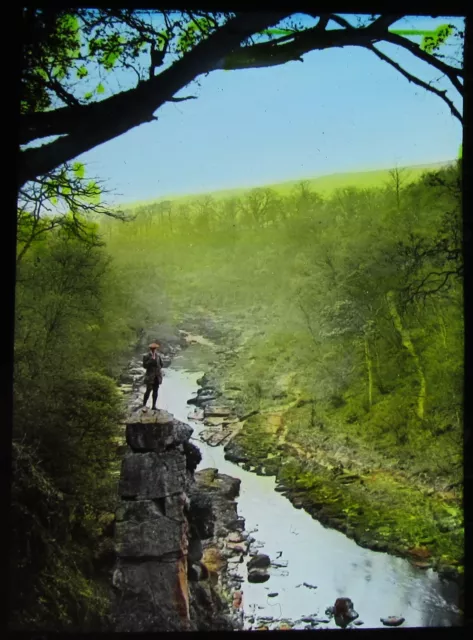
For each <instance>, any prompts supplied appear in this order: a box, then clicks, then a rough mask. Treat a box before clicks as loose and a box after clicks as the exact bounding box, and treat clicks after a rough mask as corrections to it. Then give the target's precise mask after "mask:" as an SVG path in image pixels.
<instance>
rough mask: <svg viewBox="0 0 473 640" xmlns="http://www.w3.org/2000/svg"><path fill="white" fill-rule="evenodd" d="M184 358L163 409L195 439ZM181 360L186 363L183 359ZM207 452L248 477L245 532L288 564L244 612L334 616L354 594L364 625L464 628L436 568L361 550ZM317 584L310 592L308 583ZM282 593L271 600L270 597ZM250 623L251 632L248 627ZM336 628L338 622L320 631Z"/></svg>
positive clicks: (169, 381)
mask: <svg viewBox="0 0 473 640" xmlns="http://www.w3.org/2000/svg"><path fill="white" fill-rule="evenodd" d="M182 358H183V356H178V358H176V359H175V361H174V362H173V368H168V369H166V370H165V377H164V381H163V385H162V387H161V388H160V395H159V399H158V407H159V408H160V409H164V410H167V411H169V412H170V413H172V414H173V415H174V416H175V417H176V418H177V419H178V420H180V421H182V422H186V423H188V424H190V425H191V426H192V427H193V428H194V433H193V438H194V442H195V440H196V439H198V436H199V432H200V431H201V430H203V429H204V426H203V425H202V424H200V423H196V422H192V421H190V420H189V419H188V418H187V416H188V414H189V412H190V411H191V410H192V407H190V406H189V405H187V400H188V399H189V398H190V397H192V396H194V395H195V393H196V392H197V389H198V385H197V382H196V381H197V380H198V379H199V377H200V376H201V375H202V373H196V372H189V371H185V370H184V369H179V368H178V367H179V366H185V359H184V360H183V359H182ZM179 361H181V362H179ZM195 443H196V444H197V445H198V447H199V448H200V450H201V452H202V462H201V463H200V465H199V469H205V468H208V467H213V468H217V469H218V470H219V472H220V473H225V474H228V475H230V476H233V477H235V478H240V479H241V489H240V496H239V497H238V499H237V501H238V513H239V515H240V516H242V517H243V518H244V519H245V523H246V527H245V528H246V531H247V532H249V533H250V534H251V535H252V537H254V538H255V539H256V541H257V542H256V543H255V544H254V545H253V548H255V546H256V547H257V548H258V551H259V552H261V553H266V554H267V555H269V556H270V558H271V560H273V561H275V562H277V563H279V564H283V565H287V566H285V567H281V568H271V569H270V573H271V577H270V579H269V580H268V581H267V582H265V583H261V584H251V583H249V582H247V581H246V569H245V565H244V564H241V565H237V566H239V567H240V572H241V575H242V576H244V577H245V582H243V583H242V587H241V589H242V591H243V604H244V611H245V615H246V616H249V615H256V616H257V617H258V618H261V617H272V618H275V619H278V620H279V619H281V618H283V619H289V620H293V621H296V620H298V619H300V618H301V617H305V616H309V615H315V616H317V617H319V618H321V619H327V617H326V615H325V609H326V608H327V607H328V606H329V605H333V603H334V601H335V599H336V598H338V597H343V596H346V597H349V598H351V599H352V601H353V603H354V608H355V610H356V611H357V612H358V613H359V620H360V621H363V625H362V626H360V627H359V628H361V629H362V628H367V627H368V628H373V627H382V626H383V625H382V623H381V622H380V618H385V617H388V616H392V615H393V616H402V617H403V618H405V622H404V624H403V626H404V627H435V626H457V625H461V624H462V617H461V613H460V611H459V609H458V607H457V606H456V603H457V602H458V587H457V585H456V584H455V583H453V582H450V581H446V580H444V579H441V578H439V577H438V575H437V574H436V573H435V572H433V571H432V570H430V569H429V570H427V571H426V570H422V569H416V568H415V567H413V566H412V565H411V564H410V563H409V562H408V561H407V560H404V559H402V558H397V557H394V556H391V555H389V554H387V553H381V552H375V551H371V550H369V549H363V548H362V547H359V546H358V545H357V544H356V543H355V542H354V541H353V540H350V539H349V538H347V537H346V536H345V535H344V534H342V533H340V532H339V531H335V530H333V529H329V528H325V527H324V526H322V525H321V524H320V523H319V522H318V521H317V520H314V519H313V518H312V517H311V516H310V515H309V514H308V513H306V512H305V511H303V510H298V509H296V508H295V507H293V506H292V504H291V503H290V502H289V500H288V499H287V498H285V497H284V496H282V495H281V494H279V493H277V492H276V491H274V488H275V478H272V477H265V476H258V475H256V474H254V473H251V472H248V471H245V470H243V469H241V468H240V467H239V466H238V465H237V464H234V463H232V462H229V461H227V460H225V458H224V451H223V447H211V446H209V445H207V444H205V443H203V442H200V441H199V442H195ZM304 582H305V583H308V584H310V585H313V586H316V587H317V588H316V589H312V588H308V587H306V586H304V585H303V583H304ZM270 593H271V594H274V593H277V595H276V596H272V597H269V594H270ZM249 626H250V625H249V623H248V622H246V623H245V628H249ZM326 627H328V628H333V627H335V628H336V625H335V622H334V621H333V620H331V621H330V622H327V623H321V624H320V625H319V627H318V628H326Z"/></svg>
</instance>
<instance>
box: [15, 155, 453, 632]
mask: <svg viewBox="0 0 473 640" xmlns="http://www.w3.org/2000/svg"><path fill="white" fill-rule="evenodd" d="M460 169H461V166H460V163H457V164H455V165H452V166H450V167H446V168H445V169H442V170H440V171H437V172H435V173H429V174H425V176H424V177H423V178H422V179H420V180H418V181H416V182H413V183H412V182H409V181H408V179H407V178H408V176H407V175H405V174H404V173H403V171H402V170H394V171H393V172H392V175H391V180H390V181H389V182H388V183H386V185H385V187H384V188H378V189H373V190H366V189H363V190H361V189H354V188H350V189H340V190H337V191H335V192H334V193H333V194H332V195H330V196H327V197H325V198H322V197H321V196H319V195H318V194H316V193H314V192H312V191H311V190H310V188H309V187H308V185H307V184H306V183H304V182H301V183H300V184H299V185H298V186H297V187H296V188H295V189H294V191H293V192H292V193H291V194H290V195H289V196H284V197H282V196H279V195H278V193H277V191H276V190H271V189H264V188H262V189H255V190H252V191H249V192H247V193H244V194H243V195H242V196H241V197H239V198H227V199H222V200H216V199H214V198H212V197H210V196H204V197H196V198H195V199H190V200H188V201H186V202H185V203H181V204H176V203H173V202H172V201H165V202H158V203H156V204H151V205H149V206H143V207H140V208H138V209H136V210H134V211H129V212H125V215H124V216H121V218H122V219H119V220H117V219H111V218H109V219H102V221H101V222H100V223H96V222H94V223H92V222H90V221H89V222H88V221H87V220H86V219H85V218H84V217H81V215H80V214H79V213H76V216H75V223H74V224H71V218H67V216H66V217H64V216H62V217H61V218H60V221H61V222H60V223H58V224H57V225H56V226H55V225H53V224H49V226H48V220H47V219H46V220H45V219H43V221H42V224H43V225H44V226H43V227H41V228H40V230H41V229H42V231H43V232H42V233H37V232H38V227H36V233H37V235H36V237H35V238H34V239H33V240H31V236H32V225H34V216H32V214H31V215H30V214H27V213H26V212H25V211H21V210H20V214H21V215H20V216H19V236H18V237H19V243H18V264H17V269H18V271H17V294H16V318H17V320H16V336H15V378H14V383H15V384H14V407H15V408H14V432H13V463H14V475H13V517H14V521H13V531H15V532H16V535H15V538H14V540H13V546H14V552H13V553H12V556H11V561H12V567H15V570H14V571H13V574H12V575H13V579H14V585H13V588H12V593H13V600H12V611H13V616H14V622H15V624H17V625H20V626H42V625H45V626H47V625H48V624H51V623H52V622H54V624H56V623H57V622H59V623H60V624H61V625H62V626H64V628H78V627H80V628H87V625H96V624H97V621H98V620H99V619H103V618H101V616H102V615H103V613H104V612H105V610H106V603H107V598H106V591H105V586H104V577H103V576H104V575H105V574H103V573H101V571H102V570H103V567H106V566H107V562H109V561H110V545H111V539H110V523H111V521H112V519H113V505H114V498H115V482H116V478H115V477H114V476H113V475H112V473H111V471H112V469H113V465H114V461H115V456H114V435H115V431H114V429H115V426H116V424H117V421H118V420H119V418H120V415H121V412H122V410H123V407H122V405H121V400H120V396H119V394H118V392H117V389H116V380H117V377H118V375H119V373H120V367H121V366H122V364H123V362H124V358H126V356H127V355H128V354H129V351H130V345H131V344H133V341H136V337H137V335H138V334H139V332H140V330H142V329H146V328H147V327H149V326H150V325H151V324H153V325H156V324H157V325H158V326H159V324H160V323H161V324H163V323H166V324H168V325H169V324H170V325H172V326H175V327H179V326H181V325H182V323H183V322H185V321H186V319H188V318H189V316H191V317H192V318H194V320H195V321H196V322H197V323H198V322H199V320H202V321H204V320H205V319H206V318H212V319H213V320H214V322H215V323H216V324H217V326H219V327H220V328H221V331H222V335H223V336H224V337H223V339H222V340H223V345H224V347H225V349H226V350H228V352H229V353H232V354H234V357H233V360H232V367H233V371H237V372H238V375H239V380H240V383H241V386H242V394H241V402H242V403H243V404H244V405H245V406H246V407H247V408H248V409H251V408H255V407H256V408H258V407H264V406H269V405H270V404H274V403H275V402H276V403H277V402H284V400H278V398H284V395H285V393H286V395H287V392H288V389H289V390H292V391H294V390H295V389H297V391H298V393H299V394H300V395H301V396H302V397H304V398H305V399H306V400H307V401H309V402H310V403H311V416H312V418H311V420H306V421H304V420H301V421H300V424H299V426H298V427H297V428H299V429H300V439H301V442H302V443H304V446H310V441H311V429H314V415H315V419H316V422H317V423H320V422H321V421H322V422H323V423H324V424H325V425H327V428H328V429H335V430H336V432H337V434H338V436H340V435H342V436H343V437H344V438H346V441H347V442H352V443H353V447H354V451H356V446H357V443H365V444H366V443H368V444H369V445H370V447H374V448H375V449H376V450H377V451H378V452H380V453H381V454H382V455H385V456H386V457H387V458H390V459H392V458H395V459H396V458H397V459H399V460H401V459H403V460H408V461H409V464H410V465H411V466H413V468H415V469H416V470H417V471H418V473H419V474H424V475H425V476H426V477H427V478H432V479H436V480H437V481H438V479H441V481H442V482H443V484H444V485H445V487H448V486H451V485H458V484H459V483H461V475H462V382H463V380H462V373H463V329H464V327H463V320H462V318H463V309H462V283H461V274H462V257H461V177H460ZM51 220H53V218H51ZM58 220H59V218H58ZM78 230H80V232H79V231H78ZM222 375H225V372H224V371H223V372H222ZM296 435H297V434H296Z"/></svg>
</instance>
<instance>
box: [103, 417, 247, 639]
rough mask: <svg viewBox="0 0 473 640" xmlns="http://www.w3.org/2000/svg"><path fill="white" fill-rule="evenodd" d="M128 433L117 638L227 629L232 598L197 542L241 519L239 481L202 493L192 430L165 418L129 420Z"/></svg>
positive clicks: (118, 530)
mask: <svg viewBox="0 0 473 640" xmlns="http://www.w3.org/2000/svg"><path fill="white" fill-rule="evenodd" d="M125 434H126V442H127V451H126V453H125V456H124V458H123V461H122V468H121V475H120V481H119V490H118V491H119V504H118V507H117V510H116V518H115V552H116V566H115V571H114V574H113V603H112V605H113V606H112V610H113V613H112V617H113V621H114V629H115V631H118V632H120V631H122V632H123V631H125V632H129V631H132V632H139V631H147V632H153V631H180V630H190V631H192V630H213V629H223V630H232V629H233V628H234V624H233V623H232V620H231V617H230V616H229V613H230V612H231V599H229V601H228V602H227V600H226V599H225V597H223V596H222V593H221V592H222V588H221V585H220V584H219V580H220V578H219V574H218V570H217V571H213V569H210V568H207V566H206V565H205V560H206V548H204V547H203V543H202V540H204V541H205V540H208V539H211V538H212V537H213V536H214V535H215V533H217V534H220V533H221V532H222V531H227V527H230V526H231V523H232V522H233V523H234V522H235V521H236V520H238V518H237V513H236V504H235V501H234V498H235V496H236V495H237V494H238V483H239V481H233V482H232V480H233V479H226V478H225V479H224V480H223V481H222V486H221V488H220V489H221V490H219V491H217V492H213V493H212V492H210V493H209V491H204V492H203V493H202V494H200V493H199V490H198V487H199V474H196V475H197V476H198V478H197V481H196V480H195V479H194V471H195V468H196V467H197V465H198V463H199V462H200V451H199V450H198V448H197V447H195V445H193V444H192V443H190V442H189V439H190V436H191V434H192V429H191V428H190V427H189V426H188V425H185V424H183V423H181V422H179V421H177V420H175V419H174V418H173V416H171V415H170V414H168V413H166V412H164V411H158V412H156V413H154V414H143V413H141V412H139V413H136V412H135V413H134V414H131V415H130V416H129V417H128V419H127V421H126V428H125ZM200 473H201V474H202V473H203V472H200ZM207 555H208V553H207ZM214 564H215V563H214ZM212 571H213V574H212ZM220 582H221V580H220Z"/></svg>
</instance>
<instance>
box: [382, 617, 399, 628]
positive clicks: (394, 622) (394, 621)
mask: <svg viewBox="0 0 473 640" xmlns="http://www.w3.org/2000/svg"><path fill="white" fill-rule="evenodd" d="M380 621H381V622H382V623H383V624H384V625H385V626H386V627H399V626H400V625H401V624H402V623H403V622H405V618H401V617H400V616H388V617H387V618H380Z"/></svg>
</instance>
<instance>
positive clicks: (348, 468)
mask: <svg viewBox="0 0 473 640" xmlns="http://www.w3.org/2000/svg"><path fill="white" fill-rule="evenodd" d="M214 348H215V352H216V356H215V360H216V362H215V364H214V365H213V366H211V367H209V368H207V373H206V374H205V375H204V376H203V377H202V378H201V379H200V380H199V384H200V390H199V394H198V395H197V396H196V398H194V400H191V402H192V403H194V404H195V406H196V407H197V410H196V413H195V414H194V415H195V416H197V418H198V417H199V412H202V411H204V416H203V417H204V424H205V426H206V427H207V430H206V433H205V434H204V438H206V439H207V440H206V441H207V442H208V443H209V444H210V445H211V446H215V445H217V444H220V445H222V446H224V447H225V453H226V457H227V459H229V460H231V461H233V462H235V463H237V464H239V465H242V467H243V468H244V469H246V470H252V471H254V472H255V473H257V474H262V475H268V476H275V477H276V480H277V487H276V490H277V491H279V492H281V493H283V494H284V495H286V496H287V498H288V499H289V500H291V502H292V504H293V505H294V506H295V507H296V508H298V509H304V510H306V511H307V512H308V513H310V514H311V515H312V516H313V517H315V518H317V519H318V520H319V521H321V522H323V523H324V524H326V525H328V526H330V527H332V528H335V529H337V530H338V531H341V532H343V533H344V534H345V535H347V536H348V537H350V538H353V539H354V540H355V541H356V542H357V543H358V544H359V545H360V546H363V547H366V548H370V549H372V550H377V551H387V552H389V553H390V554H393V555H397V556H399V557H402V558H407V559H408V560H409V561H410V562H411V563H412V564H413V566H415V567H417V568H419V569H423V570H427V569H434V570H435V571H437V572H438V573H439V575H441V576H443V577H445V578H448V579H453V580H455V581H456V582H457V583H458V584H459V586H460V587H462V586H463V571H464V568H463V546H464V529H463V512H462V506H461V501H460V500H459V496H458V495H457V493H456V492H454V491H449V490H441V489H442V488H434V487H432V485H431V483H429V481H427V480H423V479H420V478H418V477H414V476H413V475H412V474H409V471H408V469H406V468H403V465H400V464H399V463H398V461H396V460H390V459H387V458H385V457H383V456H382V455H380V454H379V453H377V452H376V451H375V450H374V449H373V448H371V449H369V448H367V447H363V446H362V445H361V444H358V443H353V442H349V443H348V442H347V443H343V441H341V439H337V440H335V439H334V438H332V437H331V434H330V435H329V434H327V431H326V430H325V428H324V425H323V424H322V423H321V421H320V420H319V419H318V418H317V415H316V412H315V413H314V405H313V403H311V402H310V401H308V400H307V399H305V398H303V397H296V399H295V400H292V399H291V398H290V397H288V396H287V395H286V396H285V395H284V394H281V396H282V397H281V398H277V397H275V398H274V399H273V401H272V402H271V403H269V405H270V406H264V407H262V408H261V409H256V410H255V409H253V410H251V407H250V408H249V407H248V406H247V405H245V401H244V397H243V391H242V385H241V384H240V383H239V381H238V379H236V378H235V377H234V376H233V377H232V375H231V374H228V372H227V371H226V365H225V364H223V365H222V364H221V358H222V357H223V356H222V355H221V351H222V349H221V346H220V345H218V346H216V347H214ZM228 357H229V356H228ZM219 361H220V364H219ZM277 395H278V394H275V396H277ZM215 409H218V410H220V414H221V413H222V409H223V411H224V413H223V414H222V415H215ZM212 411H214V413H212ZM299 424H312V425H313V428H312V429H311V441H310V444H308V443H307V442H306V441H305V440H304V431H301V433H299V426H298V425H299Z"/></svg>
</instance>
